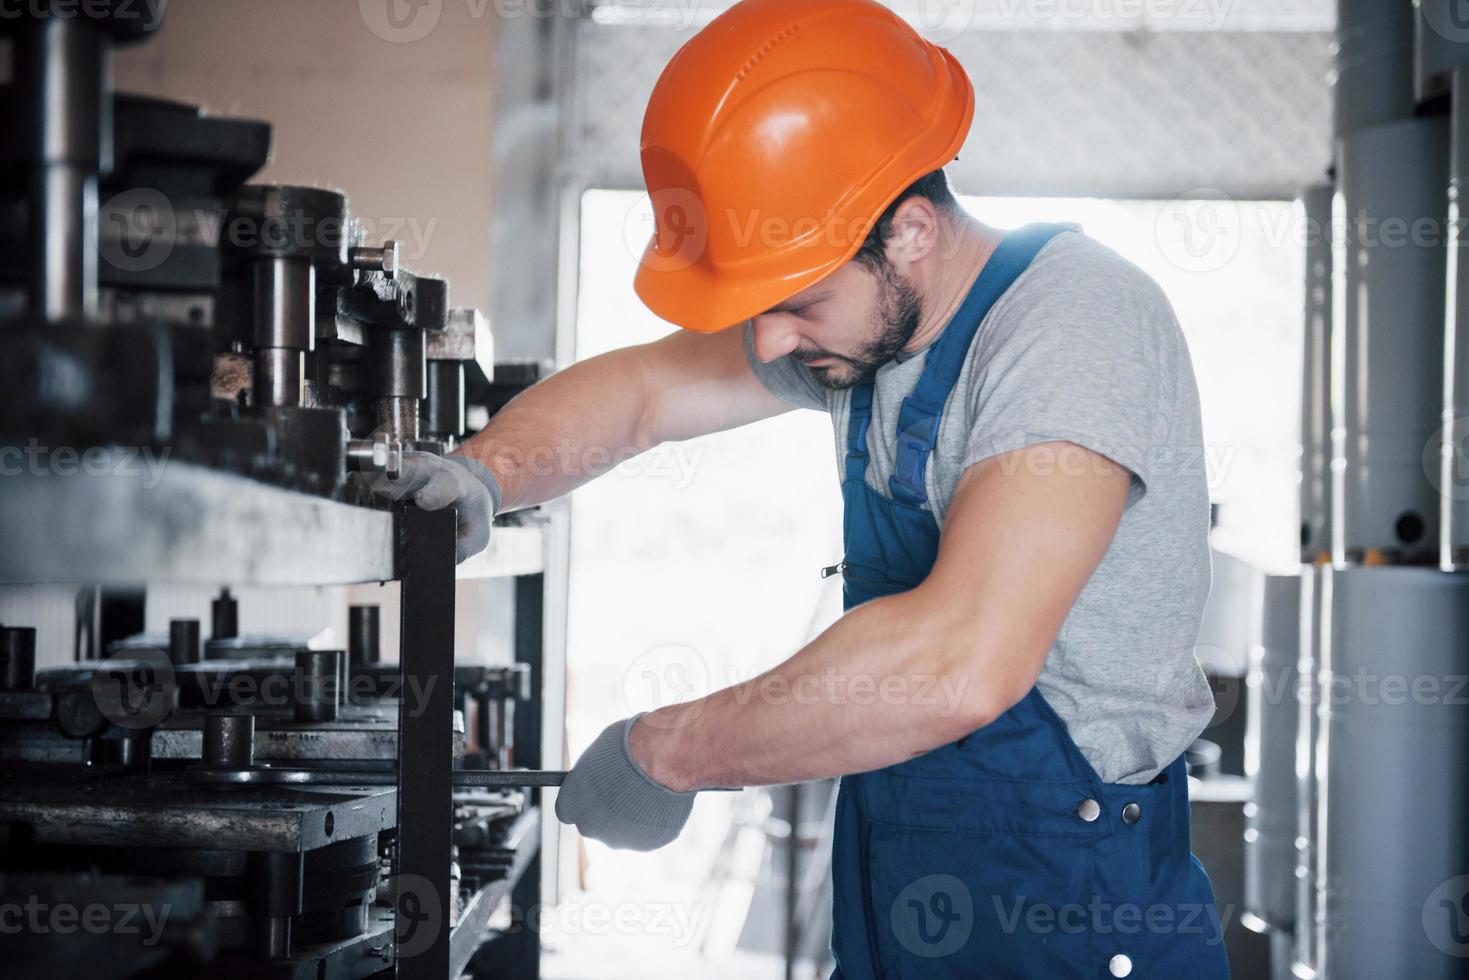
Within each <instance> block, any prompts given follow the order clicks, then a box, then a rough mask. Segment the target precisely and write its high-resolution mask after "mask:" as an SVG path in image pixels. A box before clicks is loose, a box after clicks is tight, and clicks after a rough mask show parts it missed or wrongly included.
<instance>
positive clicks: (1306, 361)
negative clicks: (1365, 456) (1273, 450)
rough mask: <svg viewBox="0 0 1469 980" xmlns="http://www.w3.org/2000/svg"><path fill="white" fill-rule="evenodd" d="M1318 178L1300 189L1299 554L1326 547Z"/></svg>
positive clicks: (1328, 206) (1325, 309) (1327, 394)
mask: <svg viewBox="0 0 1469 980" xmlns="http://www.w3.org/2000/svg"><path fill="white" fill-rule="evenodd" d="M1335 192H1336V188H1335V186H1334V185H1332V184H1322V185H1320V186H1317V187H1312V188H1309V189H1307V190H1306V191H1304V192H1303V193H1302V194H1301V203H1302V206H1303V208H1304V211H1305V219H1306V236H1307V237H1306V326H1305V349H1304V352H1303V357H1302V362H1301V363H1302V368H1303V371H1302V378H1301V492H1300V507H1301V560H1302V561H1303V562H1312V561H1316V560H1317V559H1318V558H1321V557H1323V556H1328V555H1330V553H1331V327H1332V322H1331V317H1332V313H1331V300H1332V288H1331V276H1332V256H1331V250H1332V232H1331V210H1332V197H1333V195H1334V194H1335Z"/></svg>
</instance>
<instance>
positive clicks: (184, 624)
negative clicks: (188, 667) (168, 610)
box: [168, 619, 201, 665]
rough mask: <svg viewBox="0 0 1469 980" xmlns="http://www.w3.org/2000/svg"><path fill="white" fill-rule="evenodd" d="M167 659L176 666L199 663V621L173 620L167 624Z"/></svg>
mask: <svg viewBox="0 0 1469 980" xmlns="http://www.w3.org/2000/svg"><path fill="white" fill-rule="evenodd" d="M168 659H169V660H171V661H173V662H174V664H175V665H177V664H196V663H198V662H199V660H200V659H201V658H200V653H199V621H198V620H197V619H175V620H171V621H170V622H169V624H168Z"/></svg>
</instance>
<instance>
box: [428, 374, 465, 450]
mask: <svg viewBox="0 0 1469 980" xmlns="http://www.w3.org/2000/svg"><path fill="white" fill-rule="evenodd" d="M423 424H424V429H425V430H426V431H427V434H428V435H430V436H438V437H447V438H452V439H458V438H459V437H460V436H462V435H464V426H465V421H464V362H463V361H429V362H428V397H427V398H426V399H425V400H424V407H423Z"/></svg>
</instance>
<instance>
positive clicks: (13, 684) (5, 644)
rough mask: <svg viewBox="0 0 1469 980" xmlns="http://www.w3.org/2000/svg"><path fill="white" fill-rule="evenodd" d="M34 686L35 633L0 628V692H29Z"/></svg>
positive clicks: (11, 628) (11, 627) (25, 630)
mask: <svg viewBox="0 0 1469 980" xmlns="http://www.w3.org/2000/svg"><path fill="white" fill-rule="evenodd" d="M35 686H36V631H35V630H34V629H31V628H30V627H25V626H0V691H29V690H31V689H32V688H34V687H35Z"/></svg>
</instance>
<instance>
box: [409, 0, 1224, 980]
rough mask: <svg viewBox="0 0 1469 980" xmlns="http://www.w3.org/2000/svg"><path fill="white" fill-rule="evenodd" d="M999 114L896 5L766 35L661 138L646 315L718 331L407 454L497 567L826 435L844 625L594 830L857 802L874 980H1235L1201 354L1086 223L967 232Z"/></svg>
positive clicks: (620, 761) (738, 21)
mask: <svg viewBox="0 0 1469 980" xmlns="http://www.w3.org/2000/svg"><path fill="white" fill-rule="evenodd" d="M981 67H982V66H981ZM983 94H984V93H983V92H981V96H983ZM1043 104H1044V102H1043V100H1040V99H1038V100H1037V105H1038V106H1039V105H1043ZM974 107H975V91H974V89H973V87H972V85H971V83H970V81H969V78H968V77H967V75H966V73H965V71H964V69H963V68H962V67H961V66H960V65H959V64H958V62H957V61H955V60H954V58H953V57H952V56H951V55H950V54H949V53H948V52H947V51H945V50H943V49H942V48H939V47H937V46H935V45H932V44H930V43H928V42H926V41H924V40H923V39H922V38H921V37H919V36H918V34H917V33H915V32H914V31H913V30H912V29H911V28H910V27H909V26H908V25H907V24H906V23H905V22H904V21H903V20H901V19H900V18H899V17H897V16H896V15H895V14H893V13H892V12H891V11H890V10H889V9H888V8H886V7H884V6H883V5H881V4H879V3H876V2H873V0H745V2H742V3H739V4H736V5H735V6H734V7H733V8H732V9H730V10H729V11H728V12H727V13H725V14H724V15H723V16H721V17H719V18H717V19H716V20H714V21H713V22H712V23H711V24H709V26H708V27H707V28H706V29H705V30H703V31H702V32H700V33H699V34H698V35H697V36H695V37H694V38H693V39H691V40H690V41H689V43H688V44H687V45H685V47H684V48H683V49H682V50H681V51H680V52H679V53H678V54H677V55H676V56H675V57H674V59H673V60H672V62H671V63H670V64H669V65H668V66H667V68H666V70H665V71H664V73H663V76H662V77H661V78H660V80H659V82H658V84H657V87H656V89H655V90H654V92H653V95H652V99H651V101H650V103H649V106H648V110H647V116H646V120H645V123H644V127H643V133H642V160H643V168H644V173H645V177H646V179H647V185H648V191H649V193H650V194H651V197H652V202H653V210H654V217H655V221H656V232H655V237H654V239H653V241H652V243H651V244H650V245H649V246H648V249H647V252H646V254H645V255H644V257H643V259H642V264H641V268H640V270H639V272H638V276H637V281H636V286H637V291H638V294H639V296H641V297H642V299H643V300H644V301H645V302H646V303H647V304H648V306H649V307H651V308H652V310H653V311H654V312H656V313H657V314H659V315H660V316H662V317H663V318H664V319H667V320H669V321H671V322H672V323H674V324H677V325H678V326H680V327H682V328H685V329H684V330H683V331H679V332H675V333H674V334H673V335H672V336H669V337H667V338H665V339H664V340H662V341H659V342H656V343H653V344H649V345H645V346H642V347H637V348H631V349H627V350H621V351H615V352H613V353H610V354H607V355H603V356H601V357H598V358H593V359H590V360H587V361H584V362H581V363H579V364H577V365H574V366H572V367H570V368H568V369H567V370H565V371H562V372H561V373H560V374H557V375H555V376H553V377H552V378H550V379H549V380H547V381H545V382H543V383H542V384H540V385H538V386H537V387H535V388H533V389H531V390H530V391H528V392H527V393H525V394H523V395H522V396H521V397H520V398H519V399H517V400H516V401H514V402H512V403H511V404H510V405H509V406H508V407H507V408H505V409H504V410H503V411H502V412H501V413H499V414H498V415H497V416H496V417H495V418H494V419H493V420H492V422H491V424H490V425H489V426H488V427H487V428H486V429H485V431H484V432H482V433H481V434H480V435H478V436H477V437H476V438H474V439H472V440H470V441H469V442H468V443H467V444H466V445H465V446H464V447H463V448H462V449H460V450H459V451H458V452H457V453H456V454H455V455H453V456H451V457H449V458H448V459H446V460H439V459H437V458H435V457H431V456H418V455H414V456H410V458H409V460H408V463H407V465H406V466H405V472H404V476H403V478H402V480H401V481H400V484H399V487H398V491H399V493H400V494H403V495H412V496H414V497H415V498H416V499H417V500H418V502H419V504H420V505H421V506H425V507H443V506H448V505H449V504H455V505H456V506H458V508H459V520H460V531H461V537H460V542H461V555H466V554H469V553H471V552H473V551H476V550H479V549H481V548H483V547H484V546H485V543H486V541H487V540H488V535H489V529H490V521H491V519H492V517H493V515H494V514H495V513H497V512H500V511H505V510H513V509H516V508H521V507H526V506H532V505H534V504H537V503H540V502H542V501H545V500H548V499H550V498H552V497H555V496H558V495H560V494H562V493H565V492H566V491H568V490H570V489H572V488H573V487H575V486H578V485H580V484H581V483H583V482H585V481H586V480H589V479H591V478H593V477H595V476H597V475H599V473H601V472H603V471H605V470H606V469H608V468H610V466H611V465H612V461H614V460H617V459H624V458H626V456H627V453H628V452H629V451H637V450H645V449H648V448H651V447H653V446H655V445H657V444H659V443H661V442H664V441H668V440H681V439H688V438H692V437H694V436H697V435H701V434H704V433H708V432H714V431H719V430H722V429H727V428H731V427H733V426H737V425H742V424H745V423H748V422H752V421H755V420H757V419H761V418H766V417H769V416H772V415H776V414H779V413H781V412H784V411H789V410H791V409H792V408H797V407H800V408H812V409H817V410H820V411H825V412H829V413H830V414H831V417H832V420H833V423H834V426H835V434H836V449H837V453H838V455H839V458H840V461H841V478H842V498H843V503H844V506H845V538H846V540H845V549H846V554H845V557H844V559H843V560H842V561H840V562H839V563H838V564H836V565H834V566H833V567H832V568H831V569H828V570H827V571H828V573H829V574H836V575H840V576H841V577H842V580H843V586H844V589H845V599H846V609H847V611H846V614H845V615H844V616H843V617H842V618H841V619H840V620H839V621H837V622H836V623H835V624H834V625H832V626H831V627H830V628H829V629H828V630H826V632H824V633H823V634H821V635H820V636H819V637H817V638H816V639H815V640H813V641H812V642H811V643H810V644H808V645H807V646H806V647H805V648H803V649H801V650H800V651H798V652H796V653H795V654H794V655H793V656H792V657H791V658H790V659H789V660H787V661H786V662H784V663H783V664H781V665H780V666H778V667H776V668H774V669H773V670H772V671H770V672H768V673H767V674H765V675H762V676H760V677H757V678H755V679H753V680H751V681H749V682H747V683H744V684H740V685H738V686H736V687H732V688H729V689H726V690H723V691H720V692H717V693H715V694H713V695H711V696H709V697H706V698H702V699H700V700H698V701H695V702H691V703H688V704H685V705H676V706H672V707H668V708H664V709H661V710H659V711H656V712H653V713H651V714H648V715H644V716H639V717H636V718H631V719H627V720H624V721H621V722H618V723H616V724H614V725H612V726H610V727H609V728H607V729H606V731H604V732H603V733H602V735H601V736H600V737H599V738H597V740H596V741H595V742H594V743H593V744H592V746H591V747H590V748H589V749H587V751H586V752H585V754H583V755H582V757H581V758H580V760H579V761H578V762H577V764H576V766H575V768H574V770H573V771H572V773H571V774H570V776H569V777H568V778H567V780H566V782H565V785H564V786H563V787H562V789H561V790H560V793H559V796H558V798H557V802H556V812H557V814H558V815H559V817H560V818H561V819H562V820H563V821H565V822H567V823H572V824H575V825H576V826H577V827H578V828H579V830H580V832H581V833H582V834H584V835H586V836H588V837H591V838H594V839H597V840H601V841H605V842H607V843H608V844H610V845H612V846H614V847H627V848H638V849H652V848H655V847H659V846H662V845H663V844H666V843H668V842H669V841H671V840H672V839H673V838H674V837H676V836H677V835H678V833H679V831H680V830H681V828H682V827H683V825H684V822H685V820H686V819H687V817H688V814H689V811H690V808H691V806H692V803H693V798H694V796H695V794H696V793H697V792H698V791H699V790H701V789H709V788H714V787H732V786H750V785H770V784H785V783H792V782H797V781H803V780H811V779H822V778H828V777H833V776H840V777H842V778H841V785H840V790H839V793H840V796H839V800H838V807H837V816H836V827H835V838H834V845H833V846H834V849H835V853H834V855H833V863H832V869H833V870H832V876H833V888H834V898H835V905H834V909H833V921H834V928H833V935H832V947H833V951H834V954H835V960H836V963H837V971H836V976H837V977H839V978H844V980H875V978H879V977H883V978H925V980H927V978H941V977H1026V978H1032V977H1033V978H1045V980H1052V978H1061V977H1108V976H1112V977H1124V976H1145V977H1160V978H1167V980H1175V978H1187V980H1212V978H1216V977H1223V976H1226V975H1227V974H1228V966H1227V964H1226V960H1225V953H1224V947H1223V944H1222V934H1221V929H1220V925H1219V918H1218V915H1217V913H1216V910H1215V908H1214V899H1213V894H1212V890H1211V887H1210V884H1209V880H1208V878H1207V876H1206V875H1205V873H1204V870H1203V868H1202V867H1200V865H1199V863H1198V862H1197V861H1196V860H1195V859H1194V858H1193V857H1192V855H1191V854H1190V852H1189V803H1188V780H1187V774H1186V772H1185V768H1184V761H1183V752H1184V749H1185V748H1186V747H1187V746H1188V745H1189V743H1190V742H1192V741H1193V740H1194V739H1195V738H1196V737H1197V736H1198V735H1199V733H1200V732H1201V731H1202V730H1203V729H1204V727H1205V726H1206V725H1207V724H1208V723H1209V720H1210V718H1211V715H1212V712H1213V698H1212V695H1211V692H1210V688H1209V685H1208V683H1207V681H1206V680H1205V678H1204V675H1203V673H1202V671H1201V670H1200V667H1199V665H1198V663H1197V661H1196V660H1195V657H1194V652H1193V645H1194V641H1195V635H1196V633H1197V630H1198V627H1199V622H1200V617H1201V614H1202V609H1203V605H1204V600H1205V598H1206V596H1207V593H1208V588H1209V553H1208V548H1207V541H1206V536H1207V531H1208V522H1209V504H1208V494H1207V485H1206V479H1205V472H1204V465H1203V458H1204V457H1203V451H1202V434H1201V428H1200V416H1199V402H1198V393H1197V389H1196V386H1195V381H1194V376H1193V371H1192V366H1191V364H1190V361H1189V355H1188V351H1187V348H1186V345H1185V342H1184V338H1183V335H1182V333H1181V331H1180V329H1179V326H1178V324H1177V321H1176V319H1175V317H1174V315H1173V312H1172V310H1171V308H1170V306H1169V304H1168V301H1167V299H1166V298H1165V297H1164V296H1163V294H1162V292H1161V291H1160V290H1159V288H1158V286H1157V285H1156V284H1155V283H1154V282H1153V281H1152V280H1150V279H1149V278H1148V277H1147V276H1146V275H1145V274H1144V273H1142V272H1141V271H1140V270H1138V269H1137V268H1136V267H1134V266H1133V265H1131V264H1129V263H1128V262H1127V261H1125V260H1124V259H1122V258H1121V257H1119V256H1118V255H1117V254H1115V253H1114V252H1112V251H1110V250H1109V249H1107V248H1105V247H1104V246H1102V245H1100V244H1098V243H1097V242H1095V241H1093V240H1091V239H1090V238H1088V237H1086V236H1085V235H1084V234H1083V233H1082V232H1081V231H1080V230H1079V229H1077V228H1075V227H1072V226H1066V225H1031V226H1028V227H1024V228H1021V229H1019V230H1016V231H1011V232H1009V233H1002V232H1000V231H997V230H995V229H993V228H990V227H988V226H986V225H984V224H982V223H980V222H979V221H977V220H975V219H974V218H972V217H970V216H969V215H968V214H966V212H965V211H963V210H962V209H961V207H960V206H959V204H958V202H957V201H956V200H955V198H954V196H953V194H952V191H951V190H950V187H949V184H948V181H947V178H946V177H945V175H944V173H943V169H942V168H943V167H944V166H945V165H946V164H948V163H949V162H950V161H952V160H953V159H954V158H955V156H956V155H957V154H958V152H959V150H960V147H961V146H964V145H965V139H966V137H967V136H968V134H969V129H970V125H971V121H972V118H973V115H974ZM1024 138H1025V134H1024V133H981V134H979V137H978V138H977V139H975V140H973V141H972V142H971V143H970V152H973V153H974V154H976V155H977V156H983V154H984V153H985V144H986V141H987V140H991V139H1010V140H1014V139H1020V140H1023V139H1024ZM593 450H595V452H594V451H593ZM537 460H539V461H540V465H538V464H537ZM547 460H557V461H559V462H558V464H557V465H556V466H547V465H544V464H545V462H546V461H547ZM578 461H590V462H578ZM749 478H750V479H751V480H757V481H760V483H761V485H762V486H763V487H764V488H765V490H766V492H767V493H769V494H770V495H771V496H772V497H778V496H779V495H780V493H781V486H782V479H783V477H782V474H781V473H778V472H769V473H751V474H750V476H749ZM639 519H643V518H642V517H640V518H639ZM726 519H727V520H728V523H729V530H730V533H731V534H738V533H740V523H741V519H742V518H741V515H740V514H729V515H726ZM775 557H776V560H778V556H775ZM813 572H814V570H813ZM649 601H650V602H657V598H656V595H654V596H650V598H649ZM750 613H751V615H759V610H751V611H750Z"/></svg>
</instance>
